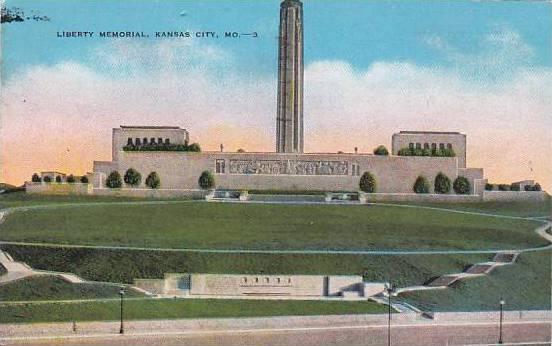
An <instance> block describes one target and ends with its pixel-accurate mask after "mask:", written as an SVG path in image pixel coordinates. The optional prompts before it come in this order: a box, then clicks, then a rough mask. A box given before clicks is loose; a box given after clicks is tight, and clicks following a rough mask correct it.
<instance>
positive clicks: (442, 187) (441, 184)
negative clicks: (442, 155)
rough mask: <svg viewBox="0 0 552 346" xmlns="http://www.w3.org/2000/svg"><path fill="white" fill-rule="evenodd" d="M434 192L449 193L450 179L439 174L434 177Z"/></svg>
mask: <svg viewBox="0 0 552 346" xmlns="http://www.w3.org/2000/svg"><path fill="white" fill-rule="evenodd" d="M434 190H435V193H449V192H450V179H449V178H448V177H447V176H446V175H444V174H443V173H441V172H439V174H437V176H436V177H435V184H434Z"/></svg>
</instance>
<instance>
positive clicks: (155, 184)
mask: <svg viewBox="0 0 552 346" xmlns="http://www.w3.org/2000/svg"><path fill="white" fill-rule="evenodd" d="M146 186H148V187H150V188H152V189H157V188H159V186H161V179H159V175H158V174H157V172H151V173H150V174H149V175H148V177H147V178H146Z"/></svg>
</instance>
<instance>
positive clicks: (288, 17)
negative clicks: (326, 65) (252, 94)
mask: <svg viewBox="0 0 552 346" xmlns="http://www.w3.org/2000/svg"><path fill="white" fill-rule="evenodd" d="M276 152H279V153H302V152H303V4H302V3H301V1H300V0H284V1H282V3H281V4H280V36H279V46H278V111H277V118H276Z"/></svg>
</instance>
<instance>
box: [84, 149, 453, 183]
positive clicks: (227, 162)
mask: <svg viewBox="0 0 552 346" xmlns="http://www.w3.org/2000/svg"><path fill="white" fill-rule="evenodd" d="M118 155H119V161H118V162H112V163H109V162H101V161H100V162H94V172H95V174H96V175H99V176H102V175H103V176H107V175H108V174H109V173H110V172H111V171H112V170H118V171H119V173H121V175H124V172H125V171H126V170H127V169H128V168H131V167H132V168H135V169H137V170H138V171H139V172H140V173H141V174H142V185H141V186H140V187H145V186H144V181H145V178H146V176H147V175H148V174H149V173H150V172H152V171H156V172H157V173H158V174H159V176H160V179H161V188H164V189H197V188H198V183H197V181H198V178H199V176H200V175H201V172H203V171H205V170H209V171H211V172H214V173H215V172H216V161H217V160H222V162H224V166H225V173H219V174H217V173H215V181H216V187H217V188H226V189H245V190H251V189H255V190H263V189H279V190H322V191H332V190H337V191H356V190H358V187H359V181H360V176H361V175H362V173H363V172H365V171H370V172H371V173H372V174H374V175H375V177H376V180H377V184H378V188H377V191H378V192H386V193H411V192H412V186H413V184H414V182H415V180H416V178H417V177H418V176H419V175H423V176H425V177H426V178H427V179H428V180H429V181H430V182H431V181H433V180H434V179H435V176H436V175H437V174H438V173H439V172H443V173H444V174H446V175H447V176H448V177H449V178H450V179H451V180H454V179H455V178H456V177H457V176H458V169H457V165H458V163H457V161H458V159H457V158H455V157H452V158H450V157H449V158H447V157H410V156H408V157H406V156H377V155H369V154H279V153H221V152H202V153H190V152H120V153H119V154H118ZM232 162H234V163H236V162H239V164H232ZM244 162H249V163H250V165H249V166H250V167H253V168H252V170H251V171H250V172H249V173H243V172H244V169H243V167H244ZM266 162H269V163H268V164H266ZM321 162H322V163H321ZM328 162H329V163H330V164H328ZM298 163H299V164H298ZM263 165H264V166H263ZM305 165H307V166H309V165H310V166H311V167H310V168H309V167H307V168H305ZM331 165H333V166H332V167H333V168H332V167H330V166H331ZM314 166H317V167H318V168H312V167H314ZM286 167H287V168H286ZM289 167H292V168H293V169H292V170H291V171H286V169H287V170H289ZM331 169H333V170H334V171H333V173H330V174H328V170H331ZM264 170H267V171H266V172H268V173H270V172H272V173H273V174H264V172H265V171H264ZM273 170H277V171H276V172H274V171H273ZM308 170H310V171H308ZM313 170H314V171H313ZM297 171H300V173H301V174H293V173H297ZM307 171H308V172H307ZM231 172H234V173H231ZM236 172H242V173H236ZM303 173H304V174H303ZM307 173H308V174H307ZM100 180H101V179H94V181H95V187H96V188H98V187H105V186H103V185H99V184H103V182H100Z"/></svg>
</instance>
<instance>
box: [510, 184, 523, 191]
mask: <svg viewBox="0 0 552 346" xmlns="http://www.w3.org/2000/svg"><path fill="white" fill-rule="evenodd" d="M510 190H511V191H519V190H521V186H520V185H519V184H512V185H510Z"/></svg>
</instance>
